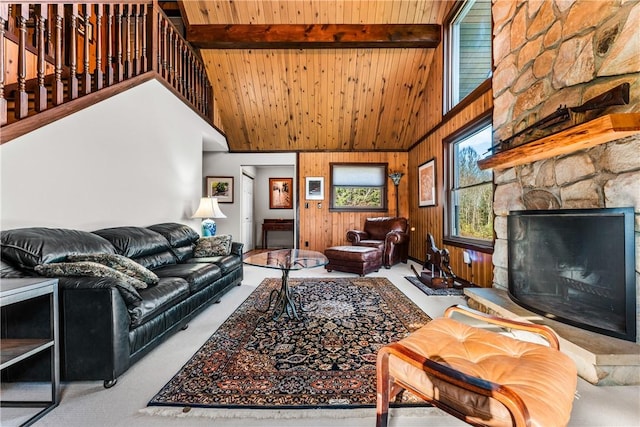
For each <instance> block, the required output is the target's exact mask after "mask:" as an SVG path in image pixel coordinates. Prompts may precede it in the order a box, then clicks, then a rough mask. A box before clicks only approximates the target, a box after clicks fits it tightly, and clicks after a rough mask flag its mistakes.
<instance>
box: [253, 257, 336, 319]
mask: <svg viewBox="0 0 640 427" xmlns="http://www.w3.org/2000/svg"><path fill="white" fill-rule="evenodd" d="M244 262H245V264H249V265H255V266H258V267H266V268H275V269H279V270H281V271H282V284H281V286H280V289H274V290H273V291H271V293H270V294H269V305H268V306H267V308H266V309H265V310H260V311H263V312H267V311H269V310H270V309H271V306H272V305H273V320H278V319H279V318H280V316H282V315H283V314H286V315H287V316H288V317H289V318H290V319H296V320H300V316H299V315H298V309H297V308H296V303H295V298H296V297H297V299H298V306H299V311H301V312H302V311H304V309H303V307H302V304H301V303H300V295H298V294H297V293H296V294H295V295H294V293H293V292H292V291H291V288H289V272H290V271H291V270H302V269H303V268H313V267H321V266H323V265H326V264H327V263H328V262H329V260H328V259H327V257H326V256H324V255H323V254H322V253H320V252H316V251H308V250H302V249H280V250H277V251H269V252H262V253H260V254H256V255H252V256H250V257H247V258H246V259H245V260H244Z"/></svg>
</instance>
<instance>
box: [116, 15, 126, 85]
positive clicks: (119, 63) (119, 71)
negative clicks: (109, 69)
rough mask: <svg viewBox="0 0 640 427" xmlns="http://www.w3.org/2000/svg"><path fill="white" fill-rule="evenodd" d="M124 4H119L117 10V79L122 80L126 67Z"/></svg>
mask: <svg viewBox="0 0 640 427" xmlns="http://www.w3.org/2000/svg"><path fill="white" fill-rule="evenodd" d="M123 8H124V6H123V5H119V6H118V9H117V12H116V18H115V20H116V34H115V41H116V81H117V82H121V81H122V80H123V79H124V67H123V63H122V13H123V12H122V9H123Z"/></svg>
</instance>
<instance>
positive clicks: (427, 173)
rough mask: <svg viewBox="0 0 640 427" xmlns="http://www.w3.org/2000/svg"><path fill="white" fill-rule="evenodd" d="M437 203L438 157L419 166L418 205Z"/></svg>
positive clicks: (433, 204)
mask: <svg viewBox="0 0 640 427" xmlns="http://www.w3.org/2000/svg"><path fill="white" fill-rule="evenodd" d="M435 205H436V159H431V160H429V161H426V162H424V163H423V164H421V165H420V166H418V206H419V207H425V206H435Z"/></svg>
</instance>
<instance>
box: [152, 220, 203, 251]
mask: <svg viewBox="0 0 640 427" xmlns="http://www.w3.org/2000/svg"><path fill="white" fill-rule="evenodd" d="M147 228H149V229H150V230H153V231H155V232H156V233H159V234H162V236H164V238H165V239H167V241H168V242H169V244H170V245H171V247H172V248H178V247H182V246H190V245H192V244H193V243H195V242H197V241H198V239H199V238H200V235H199V234H198V233H196V231H195V230H194V229H193V228H191V227H189V226H187V225H184V224H178V223H176V222H165V223H162V224H154V225H150V226H149V227H147Z"/></svg>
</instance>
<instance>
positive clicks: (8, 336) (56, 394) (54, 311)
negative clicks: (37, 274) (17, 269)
mask: <svg viewBox="0 0 640 427" xmlns="http://www.w3.org/2000/svg"><path fill="white" fill-rule="evenodd" d="M0 310H1V313H2V324H3V326H2V334H1V335H0V370H1V371H5V370H6V369H9V368H12V370H15V371H16V373H18V374H19V373H20V372H21V370H22V369H23V368H22V367H21V365H20V364H21V363H22V362H25V361H28V360H29V359H30V358H32V357H36V356H37V355H40V354H41V353H46V352H48V353H49V357H50V361H51V378H50V379H51V399H50V400H46V401H27V400H24V401H23V400H7V401H5V400H2V401H0V405H1V406H2V407H3V408H41V410H40V411H38V412H37V413H35V414H32V411H29V412H28V415H27V417H29V416H30V417H29V418H28V419H27V420H26V421H24V422H23V423H22V424H21V425H23V426H28V425H31V424H33V423H34V422H36V421H37V420H38V419H40V418H41V417H42V416H44V415H45V414H46V413H47V412H49V411H50V410H52V409H53V408H55V407H56V406H58V403H59V402H60V359H59V349H58V279H41V278H24V279H2V280H0ZM6 395H7V393H3V396H2V398H3V399H4V398H5V397H6ZM3 412H4V411H3ZM11 412H12V414H14V411H11ZM20 414H22V411H20ZM20 418H24V417H20ZM4 422H5V420H4V416H3V420H2V423H3V424H4Z"/></svg>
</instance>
